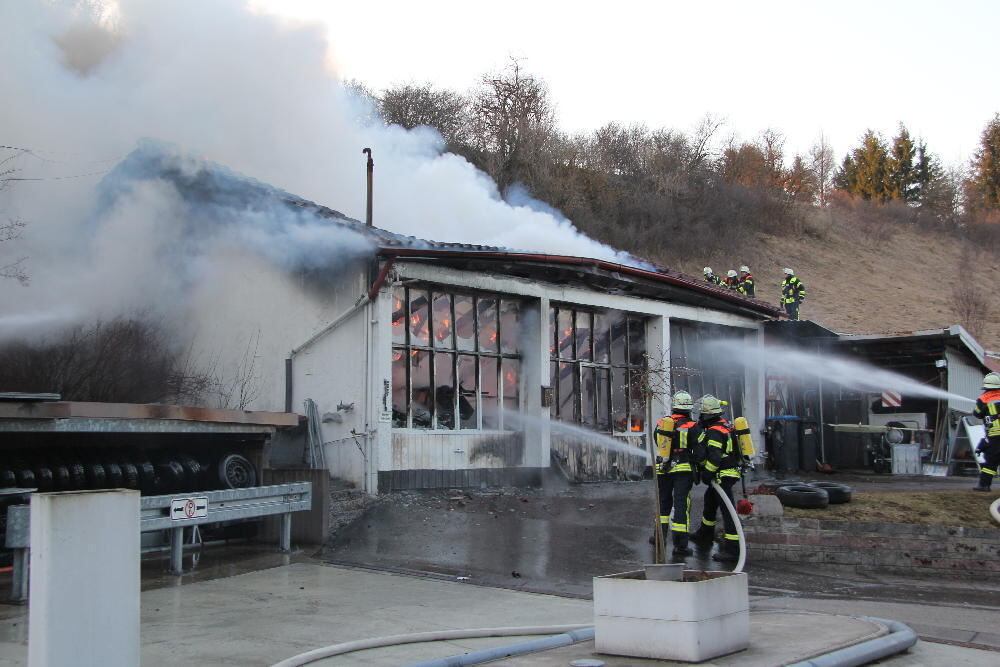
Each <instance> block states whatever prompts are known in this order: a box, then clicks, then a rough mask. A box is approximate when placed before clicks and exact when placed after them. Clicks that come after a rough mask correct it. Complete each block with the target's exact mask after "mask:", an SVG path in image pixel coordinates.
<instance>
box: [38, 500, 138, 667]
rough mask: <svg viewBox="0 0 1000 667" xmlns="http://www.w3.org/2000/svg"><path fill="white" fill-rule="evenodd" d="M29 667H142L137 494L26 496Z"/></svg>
mask: <svg viewBox="0 0 1000 667" xmlns="http://www.w3.org/2000/svg"><path fill="white" fill-rule="evenodd" d="M28 621H29V631H28V665H29V667H56V666H62V665H79V666H80V667H85V666H86V667H89V666H90V665H94V666H97V665H102V666H107V667H116V666H118V665H122V666H123V667H124V666H129V667H131V666H134V665H138V664H139V492H138V491H133V490H130V489H111V490H107V491H67V492H62V493H36V494H33V495H32V497H31V602H30V608H29V612H28Z"/></svg>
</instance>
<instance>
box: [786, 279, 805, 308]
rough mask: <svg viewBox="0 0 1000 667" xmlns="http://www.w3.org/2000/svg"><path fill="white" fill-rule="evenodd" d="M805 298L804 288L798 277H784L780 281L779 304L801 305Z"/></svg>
mask: <svg viewBox="0 0 1000 667" xmlns="http://www.w3.org/2000/svg"><path fill="white" fill-rule="evenodd" d="M805 298H806V286H805V284H804V283H803V282H802V281H801V280H799V278H798V276H786V277H785V279H784V280H782V281H781V302H782V303H802V300H803V299H805Z"/></svg>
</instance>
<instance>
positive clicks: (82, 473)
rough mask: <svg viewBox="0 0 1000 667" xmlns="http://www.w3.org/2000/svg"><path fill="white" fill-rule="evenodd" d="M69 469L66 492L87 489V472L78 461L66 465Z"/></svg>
mask: <svg viewBox="0 0 1000 667" xmlns="http://www.w3.org/2000/svg"><path fill="white" fill-rule="evenodd" d="M66 468H68V469H69V488H68V489H67V491H83V490H84V489H86V488H87V471H86V470H85V469H84V467H83V464H82V463H80V462H79V461H74V462H73V463H68V464H66Z"/></svg>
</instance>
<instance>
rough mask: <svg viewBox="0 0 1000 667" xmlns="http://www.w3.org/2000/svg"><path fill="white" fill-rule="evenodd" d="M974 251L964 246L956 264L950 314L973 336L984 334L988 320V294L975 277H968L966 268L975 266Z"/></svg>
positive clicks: (989, 311) (989, 313)
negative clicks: (956, 272)
mask: <svg viewBox="0 0 1000 667" xmlns="http://www.w3.org/2000/svg"><path fill="white" fill-rule="evenodd" d="M975 254H976V253H975V251H974V250H972V249H971V248H970V247H968V246H966V247H965V248H963V250H962V255H961V258H960V259H959V263H958V277H957V280H956V281H955V284H954V286H953V287H952V292H951V298H952V301H951V312H952V314H953V315H954V316H955V317H956V318H958V323H959V324H961V325H962V326H963V327H965V328H966V330H967V331H968V332H969V333H971V334H972V335H973V336H976V337H980V336H982V334H984V333H986V331H985V329H986V323H987V322H988V321H989V319H990V315H991V314H992V313H991V310H992V309H991V305H990V297H991V295H990V292H989V291H988V289H987V288H985V287H983V286H981V284H980V282H979V281H978V280H977V279H976V277H975V276H972V277H969V275H968V267H970V266H975V265H976V264H977V263H978V258H977V257H976V256H975Z"/></svg>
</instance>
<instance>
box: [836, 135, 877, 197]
mask: <svg viewBox="0 0 1000 667" xmlns="http://www.w3.org/2000/svg"><path fill="white" fill-rule="evenodd" d="M888 160H889V154H888V150H887V149H886V147H885V143H884V142H883V141H882V138H881V137H880V136H878V135H877V134H875V132H873V131H872V130H868V131H866V132H865V134H864V136H862V137H861V145H860V146H859V147H858V148H855V149H854V150H853V151H851V153H850V154H849V155H848V156H847V157H845V158H844V163H843V165H842V166H841V168H840V171H838V172H837V175H836V177H835V179H834V183H835V184H836V186H837V187H838V188H841V189H843V190H846V191H847V192H848V193H849V194H850V195H851V196H853V197H861V198H863V199H874V200H877V201H884V200H885V199H887V198H888V197H889V195H888V193H887V191H886V169H887V162H888Z"/></svg>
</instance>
